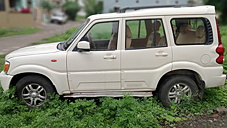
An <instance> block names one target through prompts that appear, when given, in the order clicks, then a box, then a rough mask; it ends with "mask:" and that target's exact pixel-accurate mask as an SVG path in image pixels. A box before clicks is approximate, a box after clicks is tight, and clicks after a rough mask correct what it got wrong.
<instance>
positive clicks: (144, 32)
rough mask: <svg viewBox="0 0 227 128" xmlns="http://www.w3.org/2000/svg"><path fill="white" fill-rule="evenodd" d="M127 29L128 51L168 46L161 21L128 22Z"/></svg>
mask: <svg viewBox="0 0 227 128" xmlns="http://www.w3.org/2000/svg"><path fill="white" fill-rule="evenodd" d="M125 29H126V30H125V32H126V33H125V35H126V36H125V42H126V45H125V47H126V49H141V48H152V47H164V46H167V44H166V37H165V32H164V27H163V23H162V20H161V19H144V20H128V21H126V27H125Z"/></svg>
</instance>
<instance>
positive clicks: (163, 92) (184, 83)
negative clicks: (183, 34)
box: [158, 75, 198, 107]
mask: <svg viewBox="0 0 227 128" xmlns="http://www.w3.org/2000/svg"><path fill="white" fill-rule="evenodd" d="M197 96H198V86H197V85H196V83H195V81H193V80H192V79H191V78H190V77H187V76H183V75H182V76H180V75H176V76H172V77H168V78H167V79H166V80H165V81H164V82H162V83H161V85H160V88H159V89H158V98H159V100H160V101H161V102H162V104H163V105H164V106H165V107H170V105H171V104H172V103H174V104H179V103H180V102H181V101H182V99H183V98H185V97H188V98H193V99H197Z"/></svg>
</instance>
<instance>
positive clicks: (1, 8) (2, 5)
mask: <svg viewBox="0 0 227 128" xmlns="http://www.w3.org/2000/svg"><path fill="white" fill-rule="evenodd" d="M0 11H5V2H4V0H0Z"/></svg>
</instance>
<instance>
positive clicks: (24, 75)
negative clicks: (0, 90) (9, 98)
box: [10, 72, 57, 93]
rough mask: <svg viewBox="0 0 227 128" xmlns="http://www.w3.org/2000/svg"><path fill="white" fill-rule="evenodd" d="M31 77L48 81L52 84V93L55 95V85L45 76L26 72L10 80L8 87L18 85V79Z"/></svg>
mask: <svg viewBox="0 0 227 128" xmlns="http://www.w3.org/2000/svg"><path fill="white" fill-rule="evenodd" d="M31 75H35V76H39V77H43V78H45V79H46V80H48V81H49V82H50V83H51V84H52V86H53V88H54V91H55V92H56V93H57V89H56V87H55V85H54V84H53V82H52V81H51V80H50V79H49V78H48V77H47V76H45V75H43V74H39V73H31V72H27V73H20V74H17V75H15V76H14V77H13V78H12V80H11V82H10V87H12V86H16V84H17V83H18V81H19V80H20V79H22V78H24V77H26V76H31Z"/></svg>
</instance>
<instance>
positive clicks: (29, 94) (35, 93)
mask: <svg viewBox="0 0 227 128" xmlns="http://www.w3.org/2000/svg"><path fill="white" fill-rule="evenodd" d="M22 99H23V100H24V101H25V103H26V104H27V105H28V106H41V105H42V104H43V102H45V101H46V99H47V93H46V90H45V89H44V88H43V87H42V86H40V85H39V84H35V83H32V84H29V85H27V86H25V87H24V88H23V89H22Z"/></svg>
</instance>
